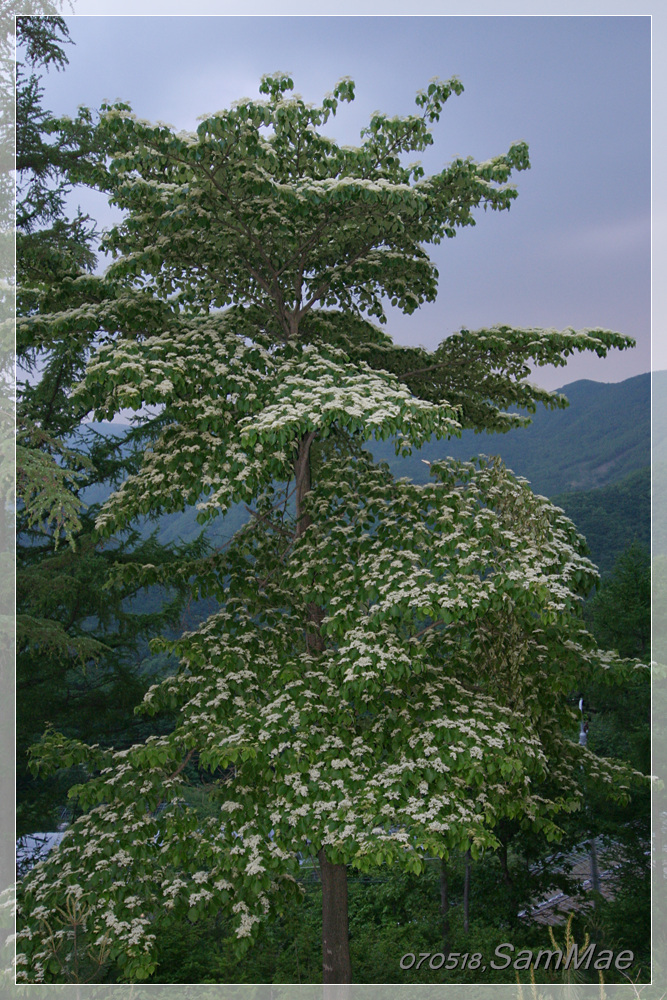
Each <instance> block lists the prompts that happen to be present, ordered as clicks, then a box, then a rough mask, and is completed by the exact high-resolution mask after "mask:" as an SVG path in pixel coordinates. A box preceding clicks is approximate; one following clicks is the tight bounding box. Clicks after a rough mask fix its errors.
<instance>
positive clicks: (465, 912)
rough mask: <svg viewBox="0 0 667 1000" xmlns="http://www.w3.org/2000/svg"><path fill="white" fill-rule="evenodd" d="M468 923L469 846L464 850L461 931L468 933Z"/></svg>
mask: <svg viewBox="0 0 667 1000" xmlns="http://www.w3.org/2000/svg"><path fill="white" fill-rule="evenodd" d="M469 925H470V848H468V850H467V851H466V865H465V871H464V874H463V933H464V934H467V933H468V927H469Z"/></svg>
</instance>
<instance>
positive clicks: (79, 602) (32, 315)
mask: <svg viewBox="0 0 667 1000" xmlns="http://www.w3.org/2000/svg"><path fill="white" fill-rule="evenodd" d="M17 42H18V45H19V59H20V60H21V61H20V62H19V65H18V73H17V133H16V134H17V171H18V203H17V273H18V292H17V313H18V323H17V354H18V364H19V379H18V441H17V465H18V475H17V480H18V493H19V511H18V517H17V581H16V582H17V742H18V749H17V765H18V821H17V829H18V833H19V834H22V833H27V832H30V831H34V830H35V829H45V828H49V829H52V828H53V823H54V821H55V820H56V819H57V816H58V814H59V812H60V810H61V809H62V806H63V804H64V803H65V802H66V796H65V792H66V789H67V787H68V785H70V784H71V783H72V781H73V780H74V778H75V777H76V775H75V774H74V773H66V774H65V775H64V777H63V776H61V777H60V778H58V779H57V780H56V779H54V780H53V781H52V782H50V783H44V782H42V781H39V782H35V781H34V780H33V779H31V777H30V775H29V772H28V766H27V765H28V748H29V747H30V745H31V744H33V743H35V742H36V741H38V740H39V739H40V737H41V736H42V735H43V733H44V731H45V728H46V727H47V726H48V725H51V724H53V725H56V726H57V727H58V728H59V729H62V730H64V731H66V732H68V733H69V734H70V735H71V736H72V737H78V738H82V739H86V740H92V741H95V742H101V743H103V744H105V743H110V742H113V743H114V744H115V745H117V744H118V742H119V741H120V743H121V744H125V743H127V742H129V741H131V740H132V739H133V738H137V737H144V736H145V735H146V733H147V731H148V727H147V726H146V724H145V723H142V724H137V723H135V722H134V721H133V716H132V712H131V707H132V706H133V705H134V704H135V703H136V701H137V697H141V695H142V694H143V692H144V690H145V688H146V687H147V685H148V682H149V681H148V677H147V676H146V670H145V669H144V670H143V671H142V669H141V663H142V659H143V658H144V657H145V656H146V650H147V646H146V640H147V639H148V638H149V637H150V636H151V635H155V634H156V632H158V631H163V630H164V628H165V626H167V625H169V626H171V627H172V628H173V627H176V626H177V625H178V621H179V616H180V609H181V606H182V602H181V599H180V598H179V597H178V595H177V594H176V592H175V591H174V592H173V593H172V594H171V596H170V597H169V599H168V600H166V602H165V603H164V604H163V606H162V607H159V610H156V611H154V612H151V613H141V611H140V610H138V603H137V601H136V595H137V592H138V588H137V587H136V586H132V585H130V586H127V585H126V586H125V587H123V588H120V587H113V586H111V583H112V576H113V571H114V570H113V568H114V565H115V564H117V563H118V562H120V563H125V564H127V563H128V562H133V561H135V560H137V559H138V560H139V562H140V563H144V562H146V561H147V560H149V561H152V562H154V563H155V564H156V565H160V564H162V563H164V562H165V561H167V560H168V559H170V558H172V554H171V553H168V552H166V551H165V550H164V549H163V548H162V547H160V546H159V545H158V544H157V543H156V542H155V541H154V539H149V540H146V539H143V540H141V537H140V535H139V533H138V532H137V531H135V530H134V529H133V528H131V530H130V531H128V532H127V533H126V534H125V535H124V536H123V538H122V539H121V540H120V541H117V542H116V543H114V545H112V546H110V545H108V544H107V545H106V546H105V547H102V546H101V545H100V544H99V543H98V542H97V541H96V540H95V535H94V531H93V523H94V518H95V513H96V508H95V506H94V505H91V506H90V507H89V508H86V506H85V504H83V503H82V496H81V491H82V489H83V488H84V487H90V486H95V485H100V484H106V487H107V491H108V486H109V484H110V483H112V484H113V483H114V482H117V481H118V480H119V479H122V478H123V477H124V476H125V475H126V474H127V471H128V470H129V469H131V468H132V467H133V464H134V463H135V462H136V461H137V448H138V446H139V445H140V444H141V440H140V439H139V438H138V436H137V435H136V433H134V432H132V431H131V432H130V433H129V434H128V435H127V436H126V438H125V439H124V440H123V439H122V438H117V437H109V436H103V435H101V434H99V433H96V432H95V431H94V430H92V429H91V428H87V429H86V425H84V424H82V423H81V421H82V416H83V414H82V413H81V411H80V409H79V408H77V406H76V404H75V403H74V402H73V400H72V398H71V389H72V386H73V385H74V384H75V383H76V382H77V381H78V380H79V378H80V377H81V376H82V374H83V371H84V369H85V364H86V359H87V356H88V354H89V352H90V349H91V347H92V345H93V343H94V337H95V334H94V332H91V331H90V330H85V331H82V332H81V333H80V335H78V336H77V334H76V333H75V332H74V331H72V330H71V329H70V330H67V331H66V332H65V331H63V332H62V333H60V334H59V333H58V331H57V330H54V329H53V328H50V329H49V333H48V335H44V333H43V329H42V328H41V327H40V325H39V324H40V321H41V320H42V319H43V318H44V316H45V315H48V313H49V312H50V311H51V310H52V309H53V308H54V307H55V304H56V303H57V306H58V308H60V309H63V308H67V307H68V306H70V307H73V306H75V305H77V306H80V305H81V304H82V303H85V302H86V300H90V301H94V300H95V299H96V298H99V297H100V296H102V297H104V296H108V295H112V294H113V292H112V291H111V290H110V289H109V287H108V285H107V284H106V283H105V281H104V279H103V278H100V277H98V276H97V275H95V274H94V273H93V272H94V268H95V264H96V255H95V240H96V233H95V228H94V224H93V223H92V222H91V221H90V220H89V219H88V218H87V217H85V216H83V215H82V214H81V213H80V212H78V213H77V215H76V216H75V217H74V218H73V219H70V218H67V216H66V196H67V194H68V191H69V190H70V189H71V184H70V182H69V180H68V172H69V169H70V167H71V164H72V162H73V161H74V160H75V159H76V157H77V155H79V152H80V151H77V150H76V149H73V148H71V147H70V148H69V149H68V150H67V151H64V150H63V148H62V145H61V144H60V143H59V142H58V137H57V134H56V135H55V136H54V129H55V126H54V124H53V122H52V120H51V116H50V114H49V112H48V111H47V110H45V109H44V107H43V106H42V87H41V84H40V78H39V73H40V72H42V71H43V70H49V69H56V70H59V69H63V67H64V66H65V65H66V63H67V56H66V51H65V46H66V45H67V44H68V43H69V35H68V28H67V25H66V23H65V21H64V20H63V19H62V18H60V17H55V16H53V17H52V16H45V17H19V18H18V19H17ZM36 330H37V331H38V332H37V333H36V332H35V331H36ZM195 548H197V544H196V543H195ZM158 605H159V602H158ZM163 725H164V719H162V720H160V721H159V722H158V728H160V727H162V726H163ZM153 728H155V727H153Z"/></svg>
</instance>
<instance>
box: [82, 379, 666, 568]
mask: <svg viewBox="0 0 667 1000" xmlns="http://www.w3.org/2000/svg"><path fill="white" fill-rule="evenodd" d="M653 379H654V393H655V396H656V397H658V398H666V397H665V393H662V389H661V386H662V384H663V383H664V388H665V390H667V372H656V373H654V374H653ZM559 391H560V392H562V394H563V395H564V396H566V397H567V399H568V400H569V404H570V405H569V406H568V407H567V408H566V409H565V410H553V411H551V410H545V409H543V408H539V409H538V411H537V412H536V413H535V414H534V415H533V422H532V423H531V425H530V426H528V427H522V428H518V429H516V430H513V431H509V432H508V433H506V434H474V433H473V432H472V431H465V432H464V433H463V435H462V437H461V438H450V439H449V440H447V441H436V440H432V441H430V442H429V443H428V444H427V445H425V446H424V447H423V448H421V449H418V450H417V449H416V450H415V451H414V452H413V454H412V455H411V456H410V457H409V458H401V457H397V456H396V455H395V454H394V449H393V445H392V443H391V442H390V441H377V442H374V443H373V444H372V445H367V446H366V447H367V448H368V449H369V450H371V451H372V453H373V456H374V457H375V459H376V460H381V461H386V462H388V464H389V465H390V466H391V468H392V471H393V472H394V474H395V475H396V476H408V477H409V478H410V479H412V480H414V481H415V482H427V481H428V478H429V469H428V466H427V465H426V464H425V463H424V461H422V459H426V460H427V461H436V460H437V459H440V458H443V457H444V456H446V455H452V456H453V457H454V458H457V459H460V460H468V459H470V458H471V457H472V456H473V455H479V454H487V455H500V457H501V458H502V460H503V461H504V462H505V464H506V465H507V466H509V467H510V468H511V469H512V470H513V471H514V472H515V473H517V474H518V475H521V476H524V477H525V478H526V479H528V480H529V481H530V483H531V485H532V487H533V489H534V490H535V492H537V493H541V494H544V495H546V496H550V497H552V498H553V500H554V502H555V503H557V504H558V506H560V507H563V509H564V510H565V512H566V514H567V515H568V516H569V517H571V518H572V520H573V521H574V522H575V524H576V525H577V527H578V528H579V530H580V531H581V532H582V534H584V535H585V536H586V538H587V540H588V543H589V546H590V549H591V555H592V558H593V560H594V561H595V562H596V564H597V565H598V566H599V568H600V570H601V571H602V572H606V571H608V570H610V569H611V568H612V566H613V563H614V560H615V559H616V557H617V556H618V555H619V554H620V552H621V551H623V549H624V548H625V547H626V546H627V545H629V544H630V543H631V542H632V541H635V540H636V541H638V542H640V544H642V545H645V546H647V547H648V544H649V540H650V474H649V466H650V461H651V452H650V446H651V405H650V404H651V375H650V374H649V373H645V374H643V375H637V376H634V377H633V378H629V379H626V380H625V381H623V382H612V383H606V382H593V381H591V380H589V379H582V380H579V381H577V382H572V383H570V384H569V385H566V386H564V387H563V388H562V389H561V390H559ZM656 423H657V424H658V426H654V447H656V442H657V444H658V446H659V444H660V441H661V440H662V437H661V431H660V426H662V425H661V424H660V422H659V421H657V422H656ZM664 423H665V424H667V421H665V422H664ZM92 426H94V427H95V428H96V429H97V430H99V431H100V432H102V433H104V434H122V433H124V430H125V428H124V425H122V424H119V423H113V424H94V425H92ZM84 499H85V500H86V502H88V503H91V502H96V503H100V502H102V500H104V499H105V497H104V496H103V494H102V493H101V492H100V490H99V488H95V490H94V491H93V490H91V491H87V492H86V493H85V494H84ZM246 519H247V514H246V512H245V511H244V510H243V509H242V508H240V507H238V506H237V507H233V508H232V509H231V510H230V512H229V513H228V514H227V516H226V517H224V518H217V519H215V520H214V521H212V522H210V524H209V525H208V527H207V536H208V537H209V539H210V541H211V542H212V543H213V544H221V543H223V542H224V541H226V540H227V539H228V538H229V537H230V536H231V535H232V534H233V533H234V531H236V530H237V529H238V528H239V527H240V526H241V524H243V523H244V521H245V520H246ZM154 527H155V523H154V522H148V523H147V524H145V525H144V529H143V530H144V531H145V532H148V531H149V530H153V529H154ZM157 527H158V540H159V541H160V542H161V543H162V544H169V543H174V542H176V541H179V540H182V541H191V540H192V539H193V538H195V537H196V536H197V535H198V534H199V532H200V531H201V527H200V525H199V524H198V523H197V520H196V510H195V508H193V507H189V508H187V509H186V510H185V511H184V513H182V514H168V515H165V516H163V517H162V518H161V519H160V520H159V521H158V522H157Z"/></svg>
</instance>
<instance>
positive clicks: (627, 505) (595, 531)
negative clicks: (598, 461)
mask: <svg viewBox="0 0 667 1000" xmlns="http://www.w3.org/2000/svg"><path fill="white" fill-rule="evenodd" d="M551 499H552V500H553V502H554V503H555V504H557V505H558V506H559V507H562V508H563V510H564V511H565V513H566V514H567V516H568V517H569V518H570V519H571V520H572V521H574V523H575V524H576V526H577V528H578V529H579V531H580V532H581V534H582V535H584V536H585V537H586V541H587V542H588V547H589V548H590V550H591V559H592V560H593V562H594V563H595V564H596V566H597V567H598V569H599V570H600V572H601V573H607V572H609V571H610V570H612V569H613V567H614V563H615V561H616V559H617V557H618V556H619V555H620V554H621V552H623V550H624V549H625V548H627V546H628V545H631V544H632V542H638V543H639V544H640V545H642V546H643V547H644V548H646V549H647V550H648V549H650V545H651V470H650V468H649V467H647V468H645V469H641V470H640V471H639V472H633V473H631V475H629V476H626V477H625V479H622V480H620V482H618V483H610V484H609V485H608V486H599V487H597V489H593V490H586V491H581V492H579V491H576V492H572V493H563V494H561V495H560V496H554V497H552V498H551Z"/></svg>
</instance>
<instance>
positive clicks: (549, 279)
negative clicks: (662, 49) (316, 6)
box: [44, 15, 651, 388]
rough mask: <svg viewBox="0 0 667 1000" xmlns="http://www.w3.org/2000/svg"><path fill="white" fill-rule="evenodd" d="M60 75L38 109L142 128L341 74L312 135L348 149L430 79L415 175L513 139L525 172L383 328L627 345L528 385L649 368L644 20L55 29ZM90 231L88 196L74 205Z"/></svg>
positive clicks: (193, 20)
mask: <svg viewBox="0 0 667 1000" xmlns="http://www.w3.org/2000/svg"><path fill="white" fill-rule="evenodd" d="M68 22H69V25H70V31H71V37H72V41H73V42H74V43H75V44H74V45H73V46H71V47H70V48H69V50H68V54H69V59H70V64H69V66H68V67H67V69H66V70H65V71H64V72H62V73H54V72H51V73H49V74H48V76H47V77H46V78H45V81H44V86H45V104H46V106H47V107H49V108H50V109H51V110H52V111H54V112H56V113H66V114H74V113H75V112H76V108H77V106H78V105H79V104H86V105H88V106H92V107H97V106H99V104H100V102H101V101H102V100H103V99H104V98H110V99H114V98H117V97H118V98H123V99H125V100H128V101H129V102H130V103H131V105H132V107H133V109H134V110H135V112H136V113H137V114H138V115H140V116H141V117H145V118H149V119H160V120H163V121H167V122H169V123H171V124H173V125H175V126H176V127H177V128H194V127H196V123H197V118H198V116H200V115H202V114H205V113H207V112H212V111H215V110H218V109H219V108H223V107H227V106H228V105H229V104H230V103H231V102H232V101H233V100H236V99H238V98H240V97H244V96H256V95H257V86H258V83H259V79H260V77H261V75H262V74H264V73H267V72H272V71H274V70H284V71H287V72H289V73H291V74H292V76H293V78H294V81H295V89H296V90H297V92H299V93H301V94H302V95H303V96H304V98H305V99H306V100H310V101H319V100H320V99H321V97H322V96H323V94H324V93H325V92H327V91H329V90H331V88H332V87H333V85H334V83H335V82H336V81H337V80H338V79H339V78H340V77H341V76H350V77H352V78H353V79H354V80H355V81H356V84H357V87H356V93H357V98H356V100H355V102H354V103H353V104H352V105H344V106H342V108H341V109H340V111H339V114H338V116H337V117H336V118H335V119H334V120H333V121H332V122H330V124H329V126H328V128H327V130H328V131H329V132H330V133H332V134H334V135H335V136H336V137H337V138H338V139H339V140H340V141H342V142H347V143H355V142H357V141H358V138H359V130H360V128H361V127H362V125H363V124H364V123H365V122H366V121H367V120H368V117H369V115H370V113H371V112H373V111H374V110H375V109H379V110H382V111H385V112H388V113H390V114H406V113H410V112H411V111H413V110H414V95H415V93H416V91H417V90H418V89H419V88H421V87H423V86H425V85H426V84H427V83H428V81H429V79H430V78H431V77H434V76H438V77H441V78H448V77H450V76H452V75H456V76H458V77H459V78H460V79H461V81H462V83H463V85H464V87H465V92H464V94H463V95H462V96H461V97H458V98H456V97H453V98H452V99H451V100H450V102H449V103H448V104H447V105H446V107H445V110H444V113H443V115H442V117H441V120H440V123H439V125H437V126H436V128H435V144H434V146H433V147H431V149H430V150H428V152H427V153H426V154H423V155H422V161H423V163H424V166H425V167H426V169H427V170H428V171H437V170H439V169H441V168H442V166H444V165H445V164H446V163H448V162H449V161H450V160H451V159H452V158H453V157H455V156H459V155H460V156H467V155H471V156H473V157H474V158H476V159H480V160H482V159H487V158H488V157H490V156H493V155H495V154H497V153H501V152H505V151H506V150H507V148H508V146H509V145H510V143H511V142H512V141H514V140H518V139H525V140H526V141H527V142H528V144H529V146H530V152H531V162H532V168H531V170H530V171H528V172H525V173H521V174H518V175H517V176H516V183H517V186H518V189H519V198H518V199H517V200H516V201H515V202H514V204H513V206H512V209H511V211H510V212H509V213H507V212H501V213H491V212H488V213H485V212H484V211H482V210H480V211H479V213H478V216H477V218H478V225H477V226H476V227H474V228H470V229H467V230H463V231H460V232H459V233H458V235H457V237H456V238H455V239H454V240H448V241H446V243H445V244H443V245H442V246H441V247H437V248H433V250H432V257H433V259H434V260H435V262H436V264H437V267H438V269H439V271H440V292H439V295H438V299H437V301H436V302H435V303H434V304H432V305H426V306H423V307H422V308H421V309H420V310H419V312H418V313H417V314H414V315H413V316H411V317H404V316H402V315H401V314H400V313H398V312H397V311H395V310H394V311H391V313H390V315H389V323H388V330H389V331H390V332H391V333H393V334H394V336H395V338H396V340H397V341H399V342H401V343H421V344H424V345H425V346H426V347H435V346H436V345H437V344H438V343H439V341H440V340H442V339H443V338H444V337H445V336H447V335H448V334H450V333H451V332H453V331H454V330H456V329H458V328H459V327H461V326H467V327H469V328H476V327H479V326H482V325H488V324H494V323H509V324H514V325H531V326H544V327H559V328H560V327H564V326H574V327H577V328H579V327H590V326H604V327H607V328H610V329H614V330H618V331H619V332H622V333H625V334H630V335H631V336H633V337H635V338H636V340H637V345H638V346H637V348H636V349H635V350H634V351H632V352H625V353H623V354H621V353H619V352H613V354H612V355H611V356H610V357H609V358H608V359H606V360H605V361H600V360H599V359H597V358H588V357H586V356H581V357H579V358H575V359H574V360H572V361H571V362H570V363H569V364H568V366H567V368H566V369H559V370H557V371H555V372H554V371H552V370H548V369H542V370H540V371H538V372H537V373H536V374H535V380H536V381H538V382H540V383H541V384H543V385H546V386H548V387H550V388H555V387H556V386H559V385H562V384H564V383H567V382H571V381H574V380H575V379H578V378H594V379H597V380H600V381H618V380H620V379H623V378H627V377H629V376H630V375H635V374H638V373H640V372H644V371H648V369H649V367H650V238H651V228H650V227H651V219H650V211H651V203H650V153H651V145H650V142H651V132H650V18H649V17H607V16H591V17H588V16H586V17H569V16H561V17H546V16H538V17H493V16H479V17H456V16H445V17H428V16H414V17H413V16H404V17H377V16H376V17H351V16H343V17H288V16H284V17H268V16H260V17H235V16H217V17H215V16H178V15H173V16H145V17H144V16H135V17H127V16H116V17H112V16H108V15H102V16H97V17H94V16H85V15H78V16H75V17H70V18H68ZM80 200H81V202H82V206H83V207H84V208H85V209H86V210H88V211H90V213H91V215H93V216H94V217H96V218H97V219H98V220H99V221H100V223H102V224H103V223H104V222H105V220H108V218H109V215H108V213H107V210H106V206H105V204H104V199H103V198H101V196H99V195H97V196H92V197H91V196H87V197H86V198H85V199H84V198H83V197H82V198H81V199H80Z"/></svg>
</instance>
